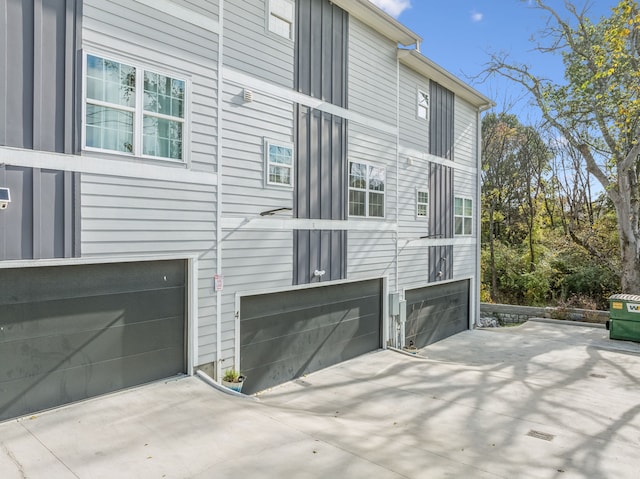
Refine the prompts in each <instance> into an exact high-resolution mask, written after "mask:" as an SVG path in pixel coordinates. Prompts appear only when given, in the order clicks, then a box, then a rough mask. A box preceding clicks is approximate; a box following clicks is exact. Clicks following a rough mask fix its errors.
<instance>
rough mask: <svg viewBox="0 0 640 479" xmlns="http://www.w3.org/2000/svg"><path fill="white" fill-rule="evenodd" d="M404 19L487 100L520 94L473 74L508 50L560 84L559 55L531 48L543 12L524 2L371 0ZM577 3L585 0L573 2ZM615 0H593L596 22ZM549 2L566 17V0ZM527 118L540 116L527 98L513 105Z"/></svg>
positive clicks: (432, 53) (427, 50)
mask: <svg viewBox="0 0 640 479" xmlns="http://www.w3.org/2000/svg"><path fill="white" fill-rule="evenodd" d="M371 1H372V2H373V3H375V4H376V5H378V6H379V7H381V8H382V9H383V10H385V11H386V12H387V13H389V14H390V15H392V16H394V17H395V18H397V19H398V20H399V21H400V22H401V23H403V24H404V25H406V26H407V27H409V28H410V29H411V30H413V31H414V32H416V33H418V34H419V35H420V36H422V38H423V40H422V46H421V51H422V53H423V54H424V55H426V56H427V57H429V58H430V59H431V60H433V61H435V62H436V63H438V64H439V65H441V66H443V67H444V68H446V69H447V70H449V71H450V72H451V73H453V74H455V75H457V76H458V77H460V78H461V79H463V80H464V81H466V82H467V83H470V84H473V86H474V87H475V88H476V89H477V90H478V91H480V92H482V93H483V94H485V95H486V96H488V97H489V98H491V99H493V100H494V101H495V102H496V103H497V104H498V107H501V106H502V105H503V104H505V103H511V102H513V101H514V100H517V99H518V98H521V97H522V91H521V90H520V89H518V88H517V87H516V86H514V85H513V84H511V83H509V82H507V81H506V80H498V79H496V80H491V81H489V82H486V83H484V84H478V83H474V80H472V79H471V78H470V77H472V76H474V75H477V74H478V73H479V72H481V71H482V69H483V65H484V64H485V63H486V62H487V61H488V59H489V52H506V53H508V54H509V56H510V57H511V58H513V59H514V60H515V61H517V62H521V63H526V64H528V65H530V66H531V68H532V71H534V72H535V73H536V74H538V75H542V76H545V77H547V78H551V79H553V80H555V81H558V82H561V81H562V79H563V69H562V61H561V59H560V57H559V56H552V55H550V54H544V55H543V54H540V53H537V52H535V51H533V49H534V48H535V45H536V44H535V40H532V37H534V38H535V37H539V35H538V32H539V31H540V30H541V29H543V28H544V26H545V22H546V16H545V15H544V12H542V11H540V10H537V9H534V8H532V7H531V6H530V5H529V3H530V1H526V0H524V1H523V0H371ZM573 3H574V4H575V5H576V6H578V7H583V6H584V5H585V0H573ZM617 3H618V1H617V0H591V1H590V2H589V5H590V7H589V10H588V12H589V14H588V16H589V17H590V18H591V19H592V20H594V21H595V20H597V19H599V18H600V17H601V16H603V15H605V16H608V15H609V14H610V12H611V8H612V7H613V6H615V5H616V4H617ZM548 4H549V5H550V6H552V7H553V8H555V9H557V11H558V12H562V14H563V16H567V13H566V10H564V7H563V5H564V0H548ZM511 112H512V113H516V114H518V115H519V116H520V118H521V121H526V120H527V119H528V118H529V117H530V116H531V119H532V121H533V120H534V119H535V118H536V117H537V116H538V115H536V114H535V113H530V108H529V107H528V106H527V100H526V99H525V100H522V101H520V102H519V103H518V105H517V106H515V107H514V108H512V109H511Z"/></svg>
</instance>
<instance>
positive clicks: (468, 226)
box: [453, 197, 473, 235]
mask: <svg viewBox="0 0 640 479" xmlns="http://www.w3.org/2000/svg"><path fill="white" fill-rule="evenodd" d="M453 216H454V233H455V234H456V235H471V234H472V232H473V200H471V199H469V198H459V197H456V198H455V199H454V213H453Z"/></svg>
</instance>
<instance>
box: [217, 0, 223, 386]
mask: <svg viewBox="0 0 640 479" xmlns="http://www.w3.org/2000/svg"><path fill="white" fill-rule="evenodd" d="M219 2H220V3H219V4H218V25H219V28H220V33H219V34H218V83H217V89H218V92H217V94H218V101H217V109H218V113H217V116H218V118H217V120H218V124H217V128H216V138H217V141H218V144H217V148H216V159H217V167H216V171H217V173H218V178H217V179H218V184H217V191H216V274H217V275H222V89H223V86H224V85H223V83H224V82H223V80H222V69H223V61H222V59H223V57H222V53H223V49H222V46H223V40H224V21H223V20H224V0H219ZM222 361H223V359H222V291H216V379H217V380H218V381H220V379H221V378H222Z"/></svg>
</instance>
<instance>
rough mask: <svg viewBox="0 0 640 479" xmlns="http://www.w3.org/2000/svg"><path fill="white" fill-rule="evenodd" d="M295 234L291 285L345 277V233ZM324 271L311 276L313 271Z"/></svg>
mask: <svg viewBox="0 0 640 479" xmlns="http://www.w3.org/2000/svg"><path fill="white" fill-rule="evenodd" d="M293 234H294V257H295V258H296V261H295V262H294V271H293V282H294V284H307V283H319V282H321V281H333V280H338V279H343V278H345V277H346V259H347V232H346V231H335V230H296V231H294V232H293ZM316 269H317V270H324V271H325V274H324V275H322V276H314V274H313V273H314V272H315V270H316Z"/></svg>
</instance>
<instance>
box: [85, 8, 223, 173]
mask: <svg viewBox="0 0 640 479" xmlns="http://www.w3.org/2000/svg"><path fill="white" fill-rule="evenodd" d="M83 15H84V16H83V32H82V37H83V46H84V48H85V50H86V51H89V52H93V53H96V54H103V55H105V56H109V55H110V56H112V57H113V58H114V59H115V60H119V61H122V62H126V61H131V62H132V63H134V64H135V65H139V66H142V67H144V68H148V69H151V70H156V71H158V72H160V73H165V74H173V75H176V76H179V77H181V78H186V79H188V80H189V81H190V88H191V92H190V102H189V103H188V105H187V108H188V118H187V122H188V125H190V129H189V137H188V139H190V144H189V145H188V146H186V151H187V156H188V159H189V161H190V167H191V168H192V169H193V170H197V171H208V172H214V171H215V162H216V158H215V155H216V144H217V143H216V127H217V112H216V102H217V92H216V87H217V72H216V68H217V58H218V53H217V52H218V37H217V35H215V34H213V33H212V32H210V31H207V30H204V29H202V28H200V27H198V26H196V25H193V24H190V23H187V22H185V21H183V20H180V19H179V18H175V17H172V16H170V15H167V14H166V13H164V12H162V11H160V10H156V9H154V8H151V7H149V6H147V5H144V4H142V3H138V2H135V1H130V0H85V1H84V6H83Z"/></svg>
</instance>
